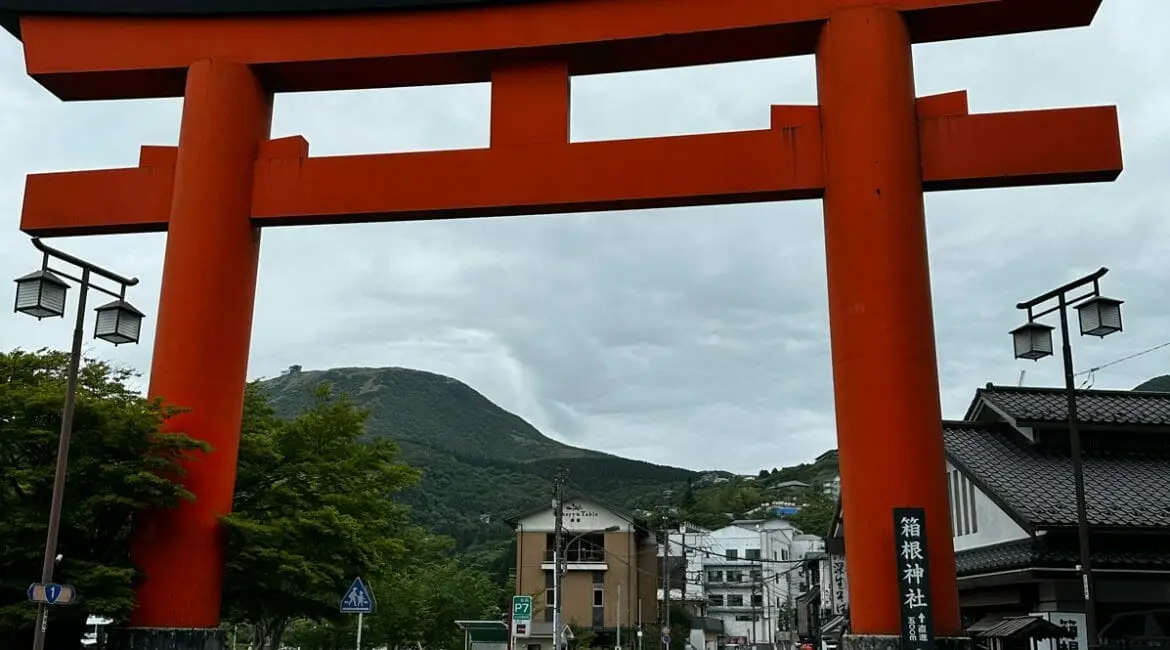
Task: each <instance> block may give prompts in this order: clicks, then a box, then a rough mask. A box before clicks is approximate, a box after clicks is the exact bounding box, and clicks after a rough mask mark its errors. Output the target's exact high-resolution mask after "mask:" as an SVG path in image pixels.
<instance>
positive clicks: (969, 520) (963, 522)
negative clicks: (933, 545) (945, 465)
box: [947, 470, 979, 537]
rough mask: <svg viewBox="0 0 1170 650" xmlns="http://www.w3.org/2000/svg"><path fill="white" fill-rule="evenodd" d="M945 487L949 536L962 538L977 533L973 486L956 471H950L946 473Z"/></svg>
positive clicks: (977, 525) (977, 522) (977, 524)
mask: <svg viewBox="0 0 1170 650" xmlns="http://www.w3.org/2000/svg"><path fill="white" fill-rule="evenodd" d="M947 487H948V488H949V489H950V501H951V534H952V535H953V536H955V537H962V536H964V535H973V534H975V533H977V532H979V521H978V519H977V517H976V512H975V484H974V483H972V482H971V481H969V480H967V477H966V476H963V475H962V474H960V473H959V472H958V471H957V470H952V471H950V472H948V473H947Z"/></svg>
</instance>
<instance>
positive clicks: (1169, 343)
mask: <svg viewBox="0 0 1170 650" xmlns="http://www.w3.org/2000/svg"><path fill="white" fill-rule="evenodd" d="M1165 347H1170V341H1166V342H1165V343H1159V344H1158V345H1155V346H1153V347H1151V348H1146V349H1145V350H1142V351H1140V352H1135V353H1133V354H1130V355H1127V356H1124V357H1121V358H1120V359H1114V360H1113V361H1110V362H1109V363H1103V364H1101V365H1099V366H1093V367H1092V368H1089V369H1088V370H1082V371H1080V372H1078V373H1077V374H1076V375H1075V376H1077V377H1082V376H1084V375H1092V374H1093V373H1096V372H1097V371H1099V370H1104V369H1106V368H1109V367H1112V366H1116V365H1117V364H1119V363H1124V362H1126V361H1129V360H1131V359H1136V358H1138V357H1141V356H1145V355H1147V354H1149V353H1151V352H1157V351H1158V350H1161V349H1162V348H1165Z"/></svg>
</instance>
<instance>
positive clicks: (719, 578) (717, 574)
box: [707, 571, 723, 582]
mask: <svg viewBox="0 0 1170 650" xmlns="http://www.w3.org/2000/svg"><path fill="white" fill-rule="evenodd" d="M707 582H723V572H722V571H708V572H707Z"/></svg>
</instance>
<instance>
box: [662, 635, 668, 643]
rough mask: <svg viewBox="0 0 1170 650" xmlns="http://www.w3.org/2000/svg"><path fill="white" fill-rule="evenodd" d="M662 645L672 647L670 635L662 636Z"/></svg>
mask: <svg viewBox="0 0 1170 650" xmlns="http://www.w3.org/2000/svg"><path fill="white" fill-rule="evenodd" d="M662 645H670V635H669V634H663V635H662Z"/></svg>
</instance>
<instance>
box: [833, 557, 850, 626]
mask: <svg viewBox="0 0 1170 650" xmlns="http://www.w3.org/2000/svg"><path fill="white" fill-rule="evenodd" d="M829 566H830V567H831V568H830V572H831V576H832V579H833V584H832V585H831V586H830V589H831V592H832V603H833V613H834V614H843V613H845V609H846V608H847V607H848V606H849V576H848V575H846V573H845V556H844V555H842V554H840V553H837V554H834V555H832V556H830V565H829Z"/></svg>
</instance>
